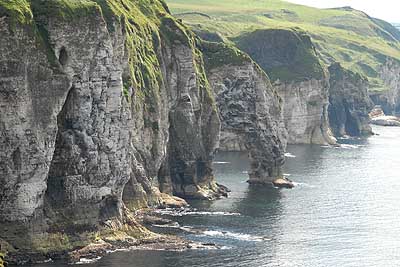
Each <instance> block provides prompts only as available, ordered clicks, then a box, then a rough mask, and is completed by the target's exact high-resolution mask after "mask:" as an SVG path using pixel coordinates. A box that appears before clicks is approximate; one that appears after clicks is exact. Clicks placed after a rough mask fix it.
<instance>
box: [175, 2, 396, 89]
mask: <svg viewBox="0 0 400 267" xmlns="http://www.w3.org/2000/svg"><path fill="white" fill-rule="evenodd" d="M167 2H168V4H169V7H170V9H171V11H172V12H173V13H174V14H175V16H177V17H179V18H181V19H183V20H184V22H186V23H187V24H189V25H190V26H191V27H192V28H193V29H194V30H195V31H196V32H202V33H203V34H204V33H206V34H205V35H206V36H207V35H214V36H215V35H217V36H221V38H220V39H222V40H228V42H229V40H230V41H231V42H233V41H234V40H239V39H240V36H242V35H246V34H248V33H249V32H253V31H255V30H259V29H295V30H301V31H305V32H306V33H308V34H309V35H310V36H311V37H312V41H313V43H314V44H315V46H316V48H317V52H318V54H319V56H320V57H321V59H322V60H323V61H324V62H325V63H326V64H330V63H332V62H340V63H341V65H342V66H344V67H345V68H348V69H350V70H352V71H355V72H358V73H360V74H363V75H365V76H366V77H368V80H369V82H370V85H371V88H372V90H375V91H381V90H385V89H387V88H385V86H384V84H383V82H382V80H381V79H380V78H379V75H378V73H377V71H378V69H379V67H380V66H381V65H382V64H383V63H384V62H385V61H386V58H387V57H391V58H394V59H397V60H400V32H399V30H398V29H396V28H395V27H394V26H393V25H391V24H389V23H387V22H385V21H382V20H379V19H375V18H371V17H369V16H368V15H367V14H365V13H363V12H361V11H358V10H354V9H352V8H350V7H343V8H332V9H318V8H313V7H307V6H303V5H298V4H292V3H288V2H285V1H281V0H218V1H215V0H167Z"/></svg>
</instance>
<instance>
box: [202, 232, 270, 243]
mask: <svg viewBox="0 0 400 267" xmlns="http://www.w3.org/2000/svg"><path fill="white" fill-rule="evenodd" d="M203 234H204V235H207V236H215V237H224V238H230V239H236V240H241V241H253V242H260V241H264V240H269V239H268V238H265V237H263V236H254V235H249V234H241V233H233V232H229V231H214V230H207V231H204V232H203Z"/></svg>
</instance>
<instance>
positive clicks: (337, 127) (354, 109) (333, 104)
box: [328, 63, 374, 136]
mask: <svg viewBox="0 0 400 267" xmlns="http://www.w3.org/2000/svg"><path fill="white" fill-rule="evenodd" d="M329 74H330V80H329V81H330V88H329V103H330V104H329V109H328V110H329V123H330V126H331V129H332V131H333V133H334V134H335V136H368V135H370V134H371V133H372V129H371V126H369V116H368V114H369V112H370V111H371V110H372V108H373V107H374V105H373V103H372V100H371V99H370V98H369V95H368V80H367V79H366V78H364V77H362V76H361V75H360V74H357V73H354V72H352V71H350V70H346V69H344V68H343V67H342V66H341V65H340V64H339V63H336V64H332V65H331V66H330V67H329Z"/></svg>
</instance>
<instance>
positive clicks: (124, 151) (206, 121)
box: [0, 0, 224, 251]
mask: <svg viewBox="0 0 400 267" xmlns="http://www.w3.org/2000/svg"><path fill="white" fill-rule="evenodd" d="M0 35H1V36H2V38H1V39H0V95H1V97H0V131H1V136H0V144H1V151H0V181H1V183H0V197H1V199H0V215H1V216H0V229H2V231H1V232H0V238H1V239H3V240H5V241H7V242H9V243H10V244H11V245H12V246H14V247H18V248H19V249H30V250H40V251H53V250H54V251H56V250H65V249H71V248H73V247H74V246H75V245H76V244H75V243H74V241H73V240H79V241H82V239H87V241H90V239H91V238H94V236H86V237H85V238H83V237H82V236H81V235H84V233H87V232H93V231H96V229H100V228H101V227H105V226H110V225H112V227H113V228H118V229H119V228H123V229H125V230H126V229H128V230H129V231H130V233H131V234H134V233H137V234H145V231H144V230H143V229H142V228H140V227H139V226H137V227H136V226H135V225H136V224H135V223H134V222H133V221H132V219H131V217H130V216H129V214H128V213H129V212H128V211H127V210H126V209H125V205H126V206H128V207H131V208H136V207H140V206H146V205H148V204H150V205H152V204H160V203H162V202H163V201H164V200H163V197H165V195H164V194H161V193H160V191H163V192H166V193H174V194H176V195H180V196H183V197H189V198H190V197H196V198H214V197H218V196H219V195H221V194H222V193H224V192H223V190H222V189H221V188H219V187H218V186H217V184H216V183H215V181H214V176H213V173H212V169H211V162H212V158H213V154H214V150H215V148H216V146H217V144H218V135H219V127H220V122H219V119H218V113H217V109H216V106H215V102H214V99H213V95H212V92H211V89H210V88H209V85H208V83H207V81H206V78H205V73H204V71H203V65H202V59H201V55H200V52H199V51H198V50H197V49H196V48H195V40H194V37H193V35H192V34H191V32H190V31H188V30H187V29H186V28H185V27H184V26H183V25H182V24H180V23H179V22H177V21H175V20H174V19H173V18H172V17H171V16H170V15H169V14H168V11H167V10H166V8H165V4H164V3H163V2H158V1H156V2H152V3H150V2H149V3H148V2H147V1H139V2H136V1H121V2H114V1H109V2H106V1H86V2H85V3H83V2H69V1H66V0H59V1H32V2H28V1H25V0H23V1H18V3H14V2H13V3H11V4H10V5H4V6H1V7H0ZM111 222H114V223H111ZM135 227H136V228H135ZM133 228H135V229H136V230H135V229H133ZM129 231H128V232H129ZM61 233H62V234H61ZM65 235H67V236H65ZM68 235H73V236H74V238H69V236H68ZM77 236H78V237H77ZM80 244H81V243H80Z"/></svg>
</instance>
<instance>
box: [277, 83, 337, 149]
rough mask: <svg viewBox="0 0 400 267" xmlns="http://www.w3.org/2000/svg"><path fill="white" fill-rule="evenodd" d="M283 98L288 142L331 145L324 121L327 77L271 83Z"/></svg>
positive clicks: (326, 106) (326, 104) (332, 141)
mask: <svg viewBox="0 0 400 267" xmlns="http://www.w3.org/2000/svg"><path fill="white" fill-rule="evenodd" d="M274 86H275V88H276V89H277V91H278V93H279V95H280V96H281V97H282V99H283V114H284V119H285V125H286V129H287V131H288V143H289V144H334V143H335V142H336V140H335V138H334V137H333V136H332V133H331V131H330V128H329V123H328V112H327V109H328V105H329V103H328V89H329V83H328V81H327V80H325V79H324V80H315V79H311V80H309V81H302V82H284V83H283V82H279V81H277V82H275V83H274Z"/></svg>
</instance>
